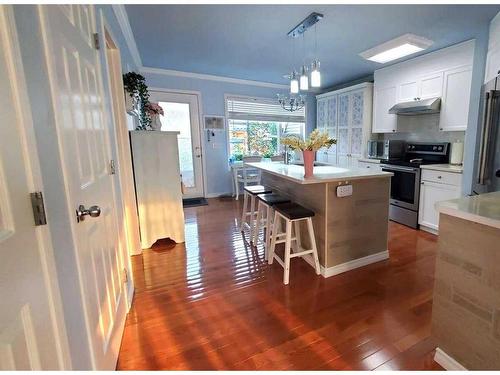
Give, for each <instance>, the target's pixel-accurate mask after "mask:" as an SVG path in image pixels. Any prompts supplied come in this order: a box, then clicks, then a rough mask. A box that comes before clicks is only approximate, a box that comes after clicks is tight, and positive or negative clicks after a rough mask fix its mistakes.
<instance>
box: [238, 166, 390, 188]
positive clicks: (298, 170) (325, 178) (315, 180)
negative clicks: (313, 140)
mask: <svg viewBox="0 0 500 375" xmlns="http://www.w3.org/2000/svg"><path fill="white" fill-rule="evenodd" d="M247 165H249V166H251V167H254V168H258V169H261V170H262V171H265V172H268V173H271V174H273V175H275V176H279V177H283V178H285V179H287V180H290V181H293V182H296V183H298V184H320V183H326V182H338V181H346V180H359V179H364V178H384V177H390V176H392V175H393V174H392V173H390V172H381V171H374V170H371V169H368V168H351V167H350V168H345V167H341V166H335V165H318V166H315V167H314V175H313V177H310V178H305V177H304V167H303V166H302V165H294V164H283V163H282V162H260V163H247Z"/></svg>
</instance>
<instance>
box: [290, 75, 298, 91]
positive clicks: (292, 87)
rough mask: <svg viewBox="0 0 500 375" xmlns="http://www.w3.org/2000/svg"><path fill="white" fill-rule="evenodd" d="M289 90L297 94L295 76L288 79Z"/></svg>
mask: <svg viewBox="0 0 500 375" xmlns="http://www.w3.org/2000/svg"><path fill="white" fill-rule="evenodd" d="M290 92H291V93H292V94H298V93H299V81H298V80H297V78H292V79H291V80H290Z"/></svg>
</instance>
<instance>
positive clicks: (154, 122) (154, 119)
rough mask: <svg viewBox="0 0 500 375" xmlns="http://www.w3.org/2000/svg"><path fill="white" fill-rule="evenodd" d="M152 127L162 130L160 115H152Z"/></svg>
mask: <svg viewBox="0 0 500 375" xmlns="http://www.w3.org/2000/svg"><path fill="white" fill-rule="evenodd" d="M151 129H153V130H161V121H160V115H154V116H153V117H151Z"/></svg>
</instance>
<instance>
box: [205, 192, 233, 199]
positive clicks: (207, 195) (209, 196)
mask: <svg viewBox="0 0 500 375" xmlns="http://www.w3.org/2000/svg"><path fill="white" fill-rule="evenodd" d="M223 195H224V196H232V195H233V193H231V192H226V193H208V194H205V198H219V197H220V196H223Z"/></svg>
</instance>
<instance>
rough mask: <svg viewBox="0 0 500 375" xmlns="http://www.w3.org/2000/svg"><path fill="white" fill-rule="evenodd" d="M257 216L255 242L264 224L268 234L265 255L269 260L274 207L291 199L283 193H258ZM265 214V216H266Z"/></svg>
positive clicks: (265, 241) (254, 242)
mask: <svg viewBox="0 0 500 375" xmlns="http://www.w3.org/2000/svg"><path fill="white" fill-rule="evenodd" d="M257 198H258V201H257V202H258V203H257V218H256V221H255V227H254V233H253V244H254V245H255V246H256V245H257V240H258V237H259V232H260V229H261V227H262V226H264V228H266V236H265V239H264V251H265V252H264V257H265V259H266V260H267V254H268V251H269V244H270V242H271V229H272V228H271V225H272V222H273V215H274V209H273V207H274V206H275V205H277V204H282V203H290V199H288V198H287V197H284V196H282V195H279V194H276V193H271V194H259V195H257ZM264 215H265V218H264Z"/></svg>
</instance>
